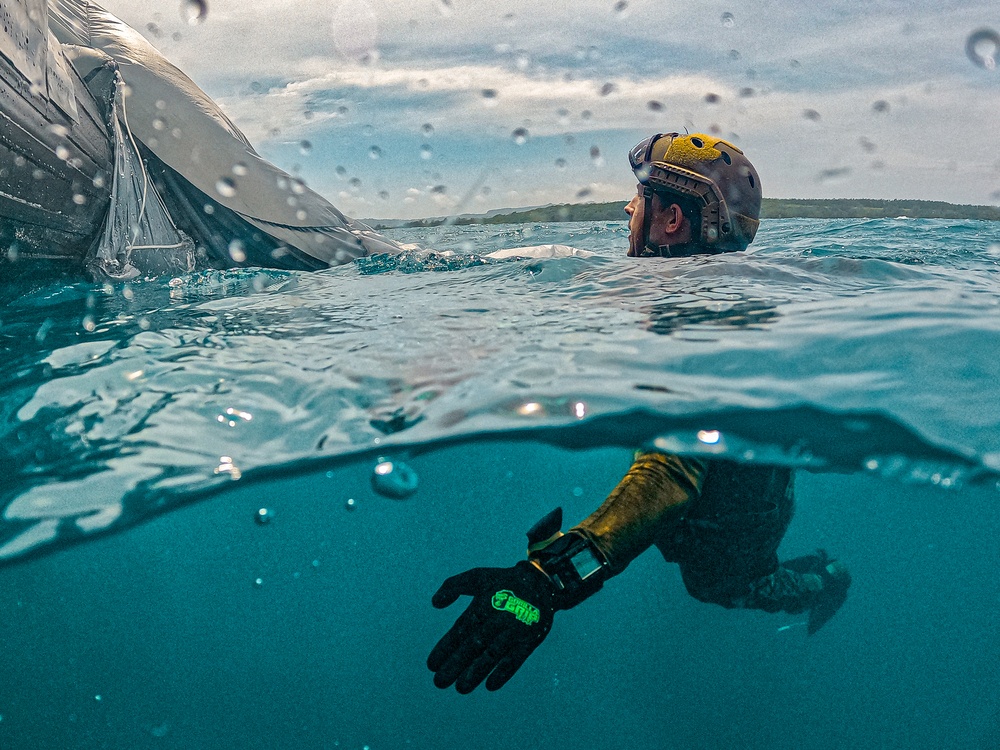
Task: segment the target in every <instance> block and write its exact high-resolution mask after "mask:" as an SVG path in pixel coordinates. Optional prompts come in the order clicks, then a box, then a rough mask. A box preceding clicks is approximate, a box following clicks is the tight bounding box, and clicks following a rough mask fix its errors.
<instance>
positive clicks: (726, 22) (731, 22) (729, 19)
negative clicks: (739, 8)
mask: <svg viewBox="0 0 1000 750" xmlns="http://www.w3.org/2000/svg"><path fill="white" fill-rule="evenodd" d="M722 25H723V26H725V27H726V28H727V29H731V28H733V26H735V25H736V17H735V16H733V14H732V13H723V14H722Z"/></svg>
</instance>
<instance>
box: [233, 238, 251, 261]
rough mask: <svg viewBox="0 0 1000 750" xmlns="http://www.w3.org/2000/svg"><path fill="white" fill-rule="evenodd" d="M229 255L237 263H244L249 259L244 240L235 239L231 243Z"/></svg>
mask: <svg viewBox="0 0 1000 750" xmlns="http://www.w3.org/2000/svg"><path fill="white" fill-rule="evenodd" d="M229 257H230V258H232V259H233V260H234V261H235V262H236V263H242V262H243V261H245V260H246V259H247V253H246V248H245V247H244V246H243V243H242V242H240V241H239V240H233V241H232V242H230V243H229Z"/></svg>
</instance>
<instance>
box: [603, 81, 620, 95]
mask: <svg viewBox="0 0 1000 750" xmlns="http://www.w3.org/2000/svg"><path fill="white" fill-rule="evenodd" d="M617 90H618V87H617V86H615V84H613V83H611V82H610V81H608V82H607V83H605V84H604V85H603V86H601V91H600V94H601V96H608V95H609V94H613V93H614V92H615V91H617Z"/></svg>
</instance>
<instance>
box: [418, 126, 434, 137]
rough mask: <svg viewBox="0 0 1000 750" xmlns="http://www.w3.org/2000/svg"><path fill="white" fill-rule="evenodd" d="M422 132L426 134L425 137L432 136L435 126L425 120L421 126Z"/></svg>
mask: <svg viewBox="0 0 1000 750" xmlns="http://www.w3.org/2000/svg"><path fill="white" fill-rule="evenodd" d="M420 132H421V133H423V134H424V137H425V138H430V137H431V136H432V135H434V126H433V125H431V124H430V123H429V122H425V123H424V124H423V125H421V126H420Z"/></svg>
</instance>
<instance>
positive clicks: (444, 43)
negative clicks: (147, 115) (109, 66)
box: [109, 0, 1000, 217]
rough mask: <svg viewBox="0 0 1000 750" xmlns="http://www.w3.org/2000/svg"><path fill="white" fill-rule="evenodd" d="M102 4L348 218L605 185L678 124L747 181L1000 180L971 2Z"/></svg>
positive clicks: (983, 9) (609, 188)
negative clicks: (186, 12) (743, 172)
mask: <svg viewBox="0 0 1000 750" xmlns="http://www.w3.org/2000/svg"><path fill="white" fill-rule="evenodd" d="M109 6H110V7H111V8H112V10H113V11H114V12H118V13H120V14H121V15H122V16H123V17H124V18H125V20H127V21H129V22H130V23H132V24H133V25H134V26H136V28H138V29H139V30H140V31H142V32H143V33H146V34H147V35H148V36H150V38H151V41H153V42H154V44H157V45H159V46H160V48H161V50H162V51H163V52H164V54H166V55H167V56H168V57H169V58H170V59H171V60H172V61H174V62H175V63H176V64H178V66H179V67H181V68H182V69H183V70H185V71H186V72H187V73H188V74H189V75H191V76H192V77H193V78H194V79H195V81H196V82H198V83H199V84H200V85H201V86H203V87H204V88H205V89H206V90H207V91H208V92H209V93H210V94H211V95H213V96H214V97H216V98H217V100H218V101H220V103H221V104H222V106H223V107H224V109H225V110H226V111H227V113H228V114H229V115H230V116H231V117H232V118H233V119H234V121H235V122H236V123H237V124H238V125H239V126H240V127H241V128H242V129H243V130H244V131H245V132H246V133H247V134H248V136H249V137H250V139H251V140H252V141H253V142H254V143H255V144H256V145H258V146H259V148H260V151H261V153H262V154H263V155H265V156H267V157H268V158H272V159H274V160H275V161H277V162H278V163H279V164H280V165H281V166H282V167H284V168H286V169H290V170H293V171H298V172H299V173H300V174H301V175H302V176H303V177H304V178H305V179H306V180H307V181H308V182H309V183H310V184H311V185H312V186H313V187H316V188H317V189H319V190H320V191H321V192H324V193H325V194H327V195H330V196H333V197H334V200H335V202H338V205H339V206H340V207H341V208H342V209H344V210H345V211H347V212H348V213H351V212H357V211H379V212H381V214H382V215H384V216H386V217H389V216H393V215H421V214H437V213H440V212H441V210H442V208H446V207H447V206H449V205H451V206H456V207H457V206H458V205H459V204H461V203H462V201H463V198H464V196H466V194H467V193H469V191H470V190H471V191H472V192H471V193H469V197H468V198H467V200H466V201H465V202H466V203H469V204H474V205H475V207H476V208H477V210H478V209H479V208H484V209H485V208H498V207H504V206H505V205H506V202H507V201H509V200H515V197H513V196H511V195H510V194H511V192H514V193H516V199H517V200H519V201H521V202H522V205H536V204H540V203H547V202H565V201H573V200H578V198H577V196H578V195H580V194H581V192H583V191H588V192H586V196H587V198H586V199H588V200H589V199H592V200H611V199H612V198H624V197H626V195H627V194H628V193H629V192H630V191H631V190H632V189H634V187H633V184H632V176H631V174H630V172H629V170H628V169H627V166H625V162H624V156H623V154H624V153H625V151H626V150H627V149H628V147H629V146H631V145H632V144H633V143H634V142H636V141H637V140H639V138H640V137H642V136H644V135H647V134H648V133H650V132H656V131H660V132H663V131H665V130H673V129H683V128H689V129H692V130H712V131H714V132H718V133H719V134H721V135H723V136H724V137H727V138H730V139H732V140H733V141H734V142H735V143H736V144H737V145H739V146H740V147H742V148H744V149H745V150H746V152H747V153H748V154H749V155H750V156H751V158H752V159H753V161H754V163H755V164H757V166H758V169H759V170H760V172H761V175H762V179H763V182H764V187H765V193H766V194H768V195H774V196H789V197H795V196H802V197H819V196H837V195H841V196H844V197H849V196H855V197H866V196H870V197H898V198H907V197H912V198H928V199H942V200H952V201H959V202H971V203H982V202H989V201H991V200H992V201H994V202H995V199H994V198H992V197H991V196H993V194H994V193H995V192H996V191H997V190H998V189H1000V171H998V166H997V163H996V161H997V157H993V156H991V153H992V148H991V147H988V146H986V144H995V143H998V142H1000V118H997V117H996V111H997V110H998V108H1000V107H998V105H1000V88H998V87H1000V71H992V72H991V71H987V70H984V69H983V68H980V67H977V66H975V65H973V64H972V63H971V62H970V61H969V60H968V58H967V57H966V56H965V51H964V45H965V39H966V38H967V36H968V34H969V33H971V32H972V31H973V30H974V29H976V28H979V27H981V26H984V25H985V26H989V25H990V24H992V25H994V26H1000V17H998V16H997V14H996V11H995V8H994V6H993V5H992V4H990V3H986V2H985V0H975V1H974V2H959V1H958V0H943V1H942V0H935V1H934V2H932V1H931V0H914V2H910V3H907V4H905V5H903V4H900V3H899V2H896V1H894V0H870V2H866V3H863V4H858V3H854V2H849V1H848V0H833V1H832V2H829V3H818V4H806V5H802V4H798V3H795V4H793V3H791V2H789V1H788V0H771V1H770V2H768V3H760V2H753V1H752V0H731V1H727V2H716V1H715V0H707V2H704V3H698V4H694V5H692V4H686V5H685V4H679V3H677V4H665V3H663V2H662V1H661V0H628V2H627V4H626V5H625V7H624V10H623V11H622V12H617V11H616V10H615V8H616V7H620V4H618V3H615V2H611V0H576V1H575V2H569V1H568V0H565V1H564V0H550V2H547V3H538V2H535V1H534V0H532V1H530V2H529V0H506V1H505V2H504V3H503V4H502V5H501V4H497V3H495V2H487V0H449V2H448V3H444V2H442V0H331V1H330V2H320V3H316V2H307V1H306V0H261V1H260V2H257V3H253V4H249V5H248V4H245V3H237V2H236V0H210V3H209V13H208V18H207V19H206V20H205V21H204V22H203V23H202V24H199V25H197V26H193V27H192V26H188V25H186V24H185V22H184V21H183V19H182V18H181V14H180V13H175V12H173V10H172V9H171V8H170V7H169V6H166V7H165V6H163V5H162V4H160V3H154V2H151V1H149V0H113V2H110V3H109ZM727 13H728V14H731V18H730V17H728V16H727V17H725V18H724V16H723V14H727ZM151 22H152V23H155V24H156V29H157V32H156V33H153V32H152V31H151V30H150V29H149V28H148V24H149V23H151ZM175 34H179V35H180V37H179V39H177V38H175V37H174V35H175ZM484 92H487V94H486V95H485V96H484ZM651 102H653V103H654V104H652V105H651V104H650V103H651ZM876 102H883V103H885V105H884V107H883V108H882V109H881V110H877V109H876V108H875V107H874V105H875V103H876ZM807 110H809V111H812V112H815V113H817V115H818V118H816V117H813V118H812V119H810V118H807V117H805V116H804V113H805V112H806V111H807ZM424 125H430V126H432V128H433V131H432V132H429V133H425V132H424V130H423V126H424ZM521 129H523V130H524V131H526V133H527V138H526V140H524V142H523V143H521V144H519V143H518V142H517V141H516V140H515V139H514V137H513V134H514V133H515V131H518V132H520V130H521ZM304 140H308V141H309V142H310V143H311V145H312V149H311V151H310V152H309V153H308V155H306V154H303V153H302V150H301V149H300V147H299V144H300V142H301V141H304ZM519 140H523V139H519ZM976 144H978V146H977V145H976ZM372 146H377V147H378V148H379V149H380V151H381V158H378V159H372V158H370V155H371V153H372V152H371V148H372ZM592 148H597V149H598V151H599V152H600V157H601V158H600V159H597V160H595V159H592V158H591V155H590V152H591V149H592ZM601 161H603V163H599V162H601ZM349 179H353V180H355V182H354V183H352V184H349V185H348V184H345V181H346V180H349ZM435 186H444V191H443V192H441V191H439V192H433V190H432V189H433V188H434V187H435ZM476 186H478V187H476ZM473 188H476V189H475V190H474V189H473ZM410 189H412V190H415V191H416V192H415V193H408V192H407V191H408V190H410ZM485 189H488V191H487V192H484V190H485ZM341 194H342V195H341ZM385 195H388V196H389V198H388V200H387V199H386V198H384V197H381V196H385Z"/></svg>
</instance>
